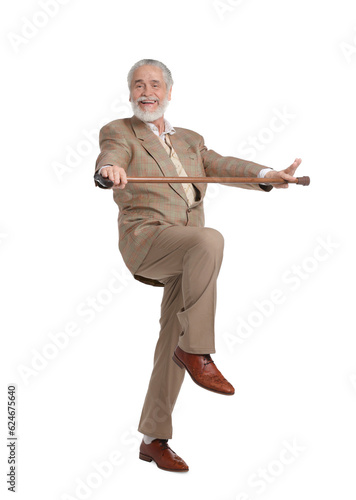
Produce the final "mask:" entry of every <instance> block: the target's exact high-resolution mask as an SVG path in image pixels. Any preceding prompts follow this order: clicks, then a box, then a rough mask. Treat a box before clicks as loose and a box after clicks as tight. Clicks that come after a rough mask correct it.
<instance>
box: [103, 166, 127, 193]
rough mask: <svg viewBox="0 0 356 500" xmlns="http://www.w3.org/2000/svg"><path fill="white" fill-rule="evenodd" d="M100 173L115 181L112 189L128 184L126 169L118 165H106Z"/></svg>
mask: <svg viewBox="0 0 356 500" xmlns="http://www.w3.org/2000/svg"><path fill="white" fill-rule="evenodd" d="M100 174H101V175H102V176H103V177H108V178H109V179H110V180H111V181H112V182H113V183H114V185H113V187H112V189H124V188H125V186H126V184H127V176H126V172H125V170H124V169H123V168H122V167H119V166H117V165H112V166H110V167H104V168H103V169H102V170H101V172H100Z"/></svg>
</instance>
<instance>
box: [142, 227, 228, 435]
mask: <svg viewBox="0 0 356 500" xmlns="http://www.w3.org/2000/svg"><path fill="white" fill-rule="evenodd" d="M223 249H224V239H223V236H222V235H221V234H220V233H219V232H218V231H216V230H215V229H212V228H209V227H192V226H172V227H169V228H167V229H165V230H164V231H162V232H161V233H160V235H159V236H158V237H157V238H156V239H155V240H154V242H153V245H152V246H151V248H150V250H149V252H148V254H147V256H146V257H145V259H144V261H143V262H142V264H141V266H140V267H139V269H138V270H137V271H136V273H137V274H138V275H140V276H144V277H147V278H152V279H158V280H160V281H162V282H164V283H165V286H164V289H163V290H164V291H163V298H162V304H161V318H160V327H161V329H160V334H159V338H158V342H157V345H156V350H155V354H154V365H153V371H152V375H151V379H150V382H149V386H148V391H147V394H146V398H145V402H144V405H143V409H142V414H141V419H140V423H139V427H138V430H139V432H142V433H143V434H146V435H148V436H154V437H157V438H161V439H170V438H171V437H172V412H173V408H174V405H175V402H176V399H177V397H178V394H179V391H180V388H181V385H182V383H183V379H184V374H185V370H182V369H180V368H179V367H178V366H177V365H176V364H175V362H174V361H173V360H172V355H173V352H174V350H175V348H176V347H177V345H179V347H180V348H181V349H183V351H186V352H189V353H193V354H211V353H214V352H215V342H214V319H215V310H216V280H217V277H218V274H219V271H220V267H221V262H222V258H223Z"/></svg>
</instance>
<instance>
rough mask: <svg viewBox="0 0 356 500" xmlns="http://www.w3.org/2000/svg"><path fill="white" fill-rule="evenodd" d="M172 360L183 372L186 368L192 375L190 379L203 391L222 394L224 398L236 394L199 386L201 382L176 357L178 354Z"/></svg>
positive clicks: (174, 354)
mask: <svg viewBox="0 0 356 500" xmlns="http://www.w3.org/2000/svg"><path fill="white" fill-rule="evenodd" d="M172 359H173V361H174V362H175V363H176V364H177V365H178V366H179V368H181V369H182V370H183V368H185V369H186V370H187V372H188V373H189V375H190V378H191V379H192V380H193V382H195V383H196V384H197V385H199V387H202V388H203V389H206V390H207V391H210V392H215V393H216V394H221V395H222V396H233V395H234V394H235V392H221V391H216V390H215V389H210V388H209V387H206V386H205V385H202V384H199V382H197V381H196V380H195V378H194V377H193V375H192V374H191V373H190V371H189V370H188V368H187V367H186V366H185V364H184V363H183V362H182V361H181V360H180V359H179V358H178V357H177V356H176V353H173V356H172Z"/></svg>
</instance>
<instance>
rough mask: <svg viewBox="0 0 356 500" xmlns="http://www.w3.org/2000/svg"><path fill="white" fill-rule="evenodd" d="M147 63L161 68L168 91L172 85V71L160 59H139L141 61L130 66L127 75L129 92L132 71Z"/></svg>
mask: <svg viewBox="0 0 356 500" xmlns="http://www.w3.org/2000/svg"><path fill="white" fill-rule="evenodd" d="M147 64H148V65H150V66H157V68H160V69H161V70H162V72H163V78H164V81H165V82H166V85H167V92H168V91H169V89H170V88H171V87H172V85H173V78H172V73H171V72H170V70H169V69H168V68H167V66H166V65H165V64H163V63H162V62H161V61H156V59H141V61H138V62H137V63H136V64H134V65H133V66H132V68H131V69H130V71H129V74H128V75H127V83H128V86H129V90H130V92H131V83H132V78H133V74H134V72H135V71H136V69H137V68H140V67H141V66H146V65H147Z"/></svg>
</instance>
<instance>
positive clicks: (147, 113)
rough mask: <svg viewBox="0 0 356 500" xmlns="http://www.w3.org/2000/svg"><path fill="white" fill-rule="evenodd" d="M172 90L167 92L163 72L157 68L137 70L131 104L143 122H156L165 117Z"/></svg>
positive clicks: (146, 66) (133, 80)
mask: <svg viewBox="0 0 356 500" xmlns="http://www.w3.org/2000/svg"><path fill="white" fill-rule="evenodd" d="M171 93H172V89H169V91H168V92H167V85H166V83H165V81H164V77H163V72H162V70H161V69H160V68H158V67H157V66H150V65H145V66H141V67H140V68H137V70H136V71H135V72H134V74H133V78H132V82H131V93H130V102H131V104H132V108H133V111H134V113H135V115H136V116H137V117H138V118H140V119H141V120H143V121H155V120H157V119H158V118H160V117H161V116H163V114H164V112H165V110H166V108H167V106H168V101H170V100H171Z"/></svg>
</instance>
